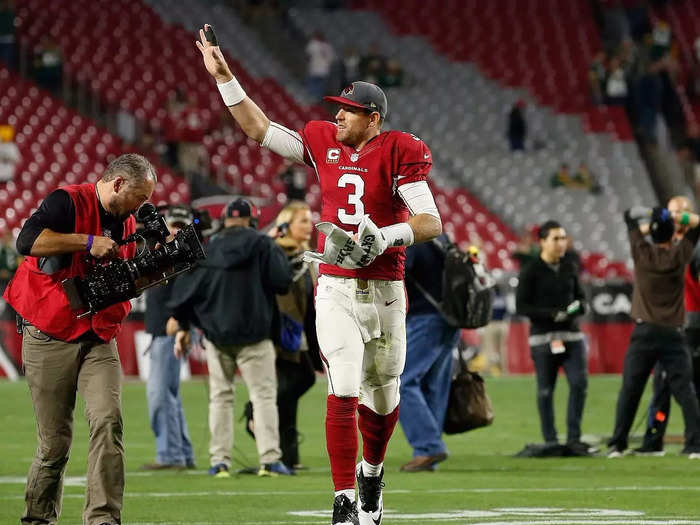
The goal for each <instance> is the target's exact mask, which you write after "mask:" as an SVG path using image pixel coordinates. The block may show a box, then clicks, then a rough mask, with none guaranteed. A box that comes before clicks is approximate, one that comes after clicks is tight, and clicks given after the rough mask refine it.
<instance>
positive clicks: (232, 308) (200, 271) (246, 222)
mask: <svg viewBox="0 0 700 525" xmlns="http://www.w3.org/2000/svg"><path fill="white" fill-rule="evenodd" d="M255 215H256V213H255V208H254V206H253V205H252V204H251V203H250V202H248V201H247V200H245V199H236V200H234V201H233V202H231V203H230V204H229V205H228V206H227V207H226V210H225V212H224V229H223V230H222V231H221V232H220V233H218V234H217V235H215V236H214V237H212V239H211V241H210V242H209V244H208V246H207V253H208V256H207V259H206V260H205V261H203V262H202V263H201V264H200V266H199V267H198V268H196V269H195V270H194V271H193V272H192V273H191V274H189V275H186V276H182V277H180V278H179V279H177V280H176V281H175V286H174V288H173V293H172V295H171V300H170V301H169V302H168V304H167V306H168V307H169V308H170V309H172V311H173V316H174V317H175V319H176V320H177V321H178V323H179V324H180V327H181V328H182V329H181V330H179V331H178V332H177V334H176V335H175V352H176V355H178V356H180V355H182V354H183V353H184V351H185V350H186V348H187V346H188V344H189V332H188V331H187V329H188V328H189V326H188V325H189V323H190V322H192V323H194V324H196V325H197V326H199V327H200V328H201V329H202V331H203V332H204V335H205V336H206V339H205V341H204V346H205V348H206V351H207V366H208V368H209V430H210V433H211V443H210V446H209V454H210V459H211V468H210V469H209V473H210V474H211V475H213V476H217V477H228V476H229V469H230V468H231V451H232V448H233V396H234V384H233V379H234V373H235V371H236V367H238V369H239V370H240V372H241V376H242V377H243V380H244V381H245V383H246V386H247V387H248V391H249V393H250V399H251V401H252V403H253V410H254V412H255V418H256V421H255V423H256V424H255V442H256V446H257V449H258V455H259V458H260V464H261V466H260V470H259V475H261V476H265V475H279V474H286V475H288V474H291V473H292V472H291V471H290V470H289V469H287V468H286V467H285V466H284V464H283V463H282V462H281V461H280V457H281V452H280V439H279V429H278V427H279V417H278V413H277V378H276V375H275V348H274V346H273V343H272V340H271V337H272V334H274V333H277V334H279V333H280V327H279V321H277V322H276V323H275V322H274V320H275V318H277V319H278V317H277V315H276V314H277V304H276V301H275V295H276V294H284V293H286V292H287V290H288V289H289V285H290V284H291V282H292V275H291V269H290V267H289V264H288V263H287V258H286V257H285V255H284V253H283V252H282V250H280V249H279V248H278V247H277V246H275V242H274V241H273V240H272V239H271V238H270V237H268V236H266V235H263V234H261V233H259V232H257V231H255V227H256V225H257V218H256V217H254V216H255Z"/></svg>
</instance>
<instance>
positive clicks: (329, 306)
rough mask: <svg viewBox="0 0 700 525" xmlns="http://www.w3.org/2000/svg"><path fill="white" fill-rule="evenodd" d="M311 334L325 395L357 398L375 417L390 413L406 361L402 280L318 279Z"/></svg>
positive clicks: (332, 277)
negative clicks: (323, 374)
mask: <svg viewBox="0 0 700 525" xmlns="http://www.w3.org/2000/svg"><path fill="white" fill-rule="evenodd" d="M316 331H317V332H318V342H319V345H320V347H321V354H322V357H323V361H324V364H325V366H326V372H327V373H328V393H329V394H333V395H335V396H337V397H358V398H359V403H360V404H362V405H365V406H367V407H368V408H370V409H371V410H372V411H374V412H375V413H377V414H380V415H386V414H390V413H391V412H393V411H394V409H395V408H396V407H397V406H398V404H399V377H400V376H401V372H403V367H404V363H405V361H406V292H405V289H404V283H403V281H379V280H368V281H366V280H362V279H354V278H345V277H334V276H331V275H322V276H321V277H320V278H319V280H318V287H317V289H316Z"/></svg>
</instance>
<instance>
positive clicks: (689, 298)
mask: <svg viewBox="0 0 700 525" xmlns="http://www.w3.org/2000/svg"><path fill="white" fill-rule="evenodd" d="M683 289H684V293H685V311H686V312H700V282H698V280H697V279H693V272H691V271H690V265H688V266H686V267H685V286H684V287H683Z"/></svg>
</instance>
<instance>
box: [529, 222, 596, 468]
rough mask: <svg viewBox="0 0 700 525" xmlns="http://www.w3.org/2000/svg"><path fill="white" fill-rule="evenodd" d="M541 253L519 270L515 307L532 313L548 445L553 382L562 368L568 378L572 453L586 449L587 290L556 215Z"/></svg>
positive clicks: (542, 233) (544, 230) (544, 228)
mask: <svg viewBox="0 0 700 525" xmlns="http://www.w3.org/2000/svg"><path fill="white" fill-rule="evenodd" d="M538 237H539V240H540V255H539V257H537V258H535V259H533V260H532V261H531V262H530V263H529V264H528V265H527V266H525V268H523V270H522V271H521V272H520V278H519V282H518V290H517V293H516V302H517V310H518V313H519V314H520V315H525V316H527V317H529V318H530V323H531V325H530V338H529V342H530V352H531V355H532V360H533V361H534V363H535V371H536V374H537V408H538V410H539V414H540V424H541V428H542V436H543V437H544V440H545V443H546V444H547V445H556V443H557V442H558V441H557V430H556V428H555V426H554V406H553V397H554V387H555V385H556V381H557V375H558V373H559V368H561V367H563V368H564V372H565V373H566V378H567V380H568V381H569V404H568V409H567V414H566V426H567V435H566V441H567V448H568V449H569V453H571V454H576V455H586V454H588V453H589V448H588V445H586V444H585V443H582V442H581V417H582V416H583V407H584V404H585V403H586V389H587V386H588V370H587V363H586V343H585V340H584V338H583V334H582V333H581V330H580V329H579V326H578V320H577V318H578V317H579V316H580V315H582V314H583V312H584V301H585V297H584V295H583V290H582V289H581V283H580V282H579V280H578V270H577V268H576V267H575V265H574V264H572V262H570V261H569V260H567V259H565V258H564V255H565V253H566V246H567V236H566V232H565V231H564V228H562V227H561V225H560V224H559V223H558V222H556V221H547V222H545V223H544V224H542V225H541V226H540V227H539V229H538Z"/></svg>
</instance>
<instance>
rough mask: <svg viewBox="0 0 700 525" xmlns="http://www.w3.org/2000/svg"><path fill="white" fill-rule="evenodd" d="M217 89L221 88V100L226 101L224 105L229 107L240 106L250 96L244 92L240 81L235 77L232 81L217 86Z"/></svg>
mask: <svg viewBox="0 0 700 525" xmlns="http://www.w3.org/2000/svg"><path fill="white" fill-rule="evenodd" d="M216 87H218V88H219V93H221V98H223V99H224V104H226V105H227V106H229V107H230V106H235V105H236V104H240V103H241V102H243V99H244V98H246V97H247V96H248V95H246V94H245V91H243V88H242V87H241V85H240V84H239V83H238V80H236V77H233V78H232V79H231V80H229V81H228V82H224V83H223V84H217V85H216Z"/></svg>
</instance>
